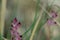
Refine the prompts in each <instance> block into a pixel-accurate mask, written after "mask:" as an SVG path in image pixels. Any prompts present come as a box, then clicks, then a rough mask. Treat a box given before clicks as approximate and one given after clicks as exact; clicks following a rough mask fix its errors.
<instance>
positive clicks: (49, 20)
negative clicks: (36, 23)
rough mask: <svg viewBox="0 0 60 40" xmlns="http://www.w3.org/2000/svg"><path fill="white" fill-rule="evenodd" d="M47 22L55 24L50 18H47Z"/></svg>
mask: <svg viewBox="0 0 60 40" xmlns="http://www.w3.org/2000/svg"><path fill="white" fill-rule="evenodd" d="M47 23H48V24H49V25H53V24H56V22H54V21H53V20H52V19H48V20H47Z"/></svg>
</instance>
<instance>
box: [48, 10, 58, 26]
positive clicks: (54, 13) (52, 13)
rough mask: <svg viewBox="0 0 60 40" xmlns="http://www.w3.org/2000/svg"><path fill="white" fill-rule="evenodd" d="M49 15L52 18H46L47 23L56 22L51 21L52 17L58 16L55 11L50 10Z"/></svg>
mask: <svg viewBox="0 0 60 40" xmlns="http://www.w3.org/2000/svg"><path fill="white" fill-rule="evenodd" d="M50 15H51V17H52V18H48V19H47V23H48V24H50V25H53V24H56V22H55V21H53V19H54V18H56V17H57V16H58V15H57V12H55V11H51V14H50Z"/></svg>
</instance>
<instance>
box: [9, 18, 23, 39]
mask: <svg viewBox="0 0 60 40" xmlns="http://www.w3.org/2000/svg"><path fill="white" fill-rule="evenodd" d="M20 25H21V23H20V22H18V20H17V19H16V18H14V20H13V21H12V24H11V30H10V31H11V36H12V40H22V35H19V33H18V32H17V30H18V28H19V27H20Z"/></svg>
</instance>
